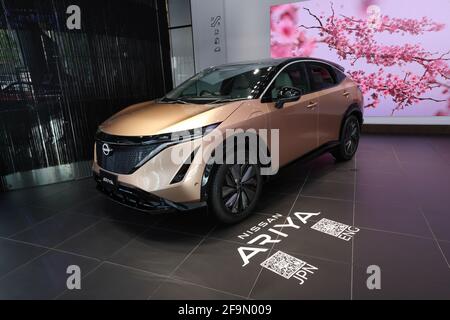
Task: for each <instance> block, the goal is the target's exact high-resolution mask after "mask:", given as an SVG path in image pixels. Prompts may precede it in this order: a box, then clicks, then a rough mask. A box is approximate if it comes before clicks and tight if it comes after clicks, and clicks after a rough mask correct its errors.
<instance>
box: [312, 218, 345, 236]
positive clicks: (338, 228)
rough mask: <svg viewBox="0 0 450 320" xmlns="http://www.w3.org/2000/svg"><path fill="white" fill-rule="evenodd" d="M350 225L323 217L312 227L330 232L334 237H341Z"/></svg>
mask: <svg viewBox="0 0 450 320" xmlns="http://www.w3.org/2000/svg"><path fill="white" fill-rule="evenodd" d="M348 227H349V226H348V225H346V224H343V223H340V222H336V221H333V220H329V219H325V218H323V219H322V220H320V221H319V222H317V223H316V224H315V225H313V226H312V227H311V229H314V230H317V231H320V232H323V233H326V234H329V235H331V236H333V237H339V236H340V235H341V233H342V232H344V231H345V230H346V229H347V228H348Z"/></svg>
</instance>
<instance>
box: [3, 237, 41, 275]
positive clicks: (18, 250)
mask: <svg viewBox="0 0 450 320" xmlns="http://www.w3.org/2000/svg"><path fill="white" fill-rule="evenodd" d="M46 251H47V250H46V249H44V248H39V247H36V246H30V245H27V244H23V243H18V242H15V241H12V240H5V239H0V252H1V256H2V258H1V259H0V278H2V277H3V276H4V275H6V274H7V273H8V272H11V271H13V270H14V269H15V268H17V267H19V266H20V265H22V264H24V263H26V262H28V261H30V260H32V259H33V258H35V257H37V256H39V255H41V254H43V253H44V252H46Z"/></svg>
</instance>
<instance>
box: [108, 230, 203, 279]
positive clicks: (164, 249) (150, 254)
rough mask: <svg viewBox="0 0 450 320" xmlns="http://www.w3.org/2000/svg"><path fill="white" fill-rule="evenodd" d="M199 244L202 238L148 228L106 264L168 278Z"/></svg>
mask: <svg viewBox="0 0 450 320" xmlns="http://www.w3.org/2000/svg"><path fill="white" fill-rule="evenodd" d="M201 240H202V238H201V237H197V236H194V235H189V234H183V233H178V232H171V231H168V230H163V229H156V228H151V229H149V230H147V231H146V232H145V233H144V234H142V235H140V236H139V237H138V238H136V239H134V240H133V241H131V242H130V243H129V244H128V245H127V246H125V247H124V248H122V249H121V250H120V251H118V252H117V253H115V254H114V255H113V256H112V257H111V258H110V259H109V260H110V261H112V262H115V263H118V264H123V265H126V266H130V267H133V268H138V269H142V270H145V271H150V272H154V273H157V274H161V275H170V274H171V273H172V272H173V271H174V270H175V268H176V267H177V266H178V265H179V264H180V263H181V262H182V261H183V260H184V259H185V258H186V257H187V255H188V254H189V253H190V252H191V251H192V250H193V249H194V248H195V247H196V246H197V245H198V244H199V243H200V241H201Z"/></svg>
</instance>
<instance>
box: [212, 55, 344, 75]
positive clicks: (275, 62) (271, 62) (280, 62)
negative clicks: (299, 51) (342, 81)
mask: <svg viewBox="0 0 450 320" xmlns="http://www.w3.org/2000/svg"><path fill="white" fill-rule="evenodd" d="M297 61H299V62H301V61H317V62H321V63H326V64H329V65H332V66H333V67H335V68H337V69H339V70H341V71H342V72H343V71H345V69H344V67H342V66H341V65H339V64H337V63H335V62H332V61H329V60H325V59H320V58H312V57H296V58H281V59H261V60H251V61H241V62H234V63H227V64H223V65H220V66H218V67H226V66H241V65H252V64H254V65H264V66H273V67H283V66H285V65H287V64H289V63H292V62H297Z"/></svg>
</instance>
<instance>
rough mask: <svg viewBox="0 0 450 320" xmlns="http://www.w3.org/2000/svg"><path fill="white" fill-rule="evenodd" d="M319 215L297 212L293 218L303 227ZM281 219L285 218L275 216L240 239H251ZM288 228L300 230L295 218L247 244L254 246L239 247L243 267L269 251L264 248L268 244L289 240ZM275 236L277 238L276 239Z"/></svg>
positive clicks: (274, 227) (240, 236) (242, 235)
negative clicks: (286, 230) (259, 254)
mask: <svg viewBox="0 0 450 320" xmlns="http://www.w3.org/2000/svg"><path fill="white" fill-rule="evenodd" d="M318 215H320V212H317V213H313V212H296V213H294V214H293V216H294V217H295V218H296V219H295V222H296V223H298V222H297V220H298V221H299V222H301V223H302V224H303V225H305V224H307V222H308V220H309V219H310V218H311V217H316V216H318ZM281 217H283V216H282V215H280V214H276V215H273V216H272V217H270V218H267V219H266V220H264V221H262V222H260V223H258V224H257V225H255V226H253V227H252V228H250V229H248V230H247V231H246V232H245V233H243V234H241V235H239V236H238V238H240V239H245V238H246V237H250V236H252V235H254V234H255V233H257V232H259V231H261V230H262V229H263V228H266V227H268V226H269V225H270V224H271V223H273V222H274V221H276V220H278V219H279V218H281ZM288 228H289V230H292V229H300V225H298V224H295V223H294V219H293V218H291V217H287V218H286V221H285V222H284V223H283V224H276V225H274V226H273V227H271V228H269V229H267V232H266V233H262V234H259V235H257V236H256V237H254V238H252V239H251V240H250V241H248V242H247V244H248V245H252V246H245V247H239V248H238V252H239V255H240V257H241V259H242V261H243V265H242V266H243V267H245V266H246V265H248V264H249V263H250V259H251V258H253V257H254V256H256V255H257V254H258V253H261V252H266V251H268V250H269V248H267V247H266V248H264V247H263V246H265V245H268V244H274V243H279V242H281V240H282V239H284V238H287V237H288V236H289V235H288V234H287V233H285V232H284V229H288ZM274 236H277V237H276V238H274ZM280 237H281V238H280Z"/></svg>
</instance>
